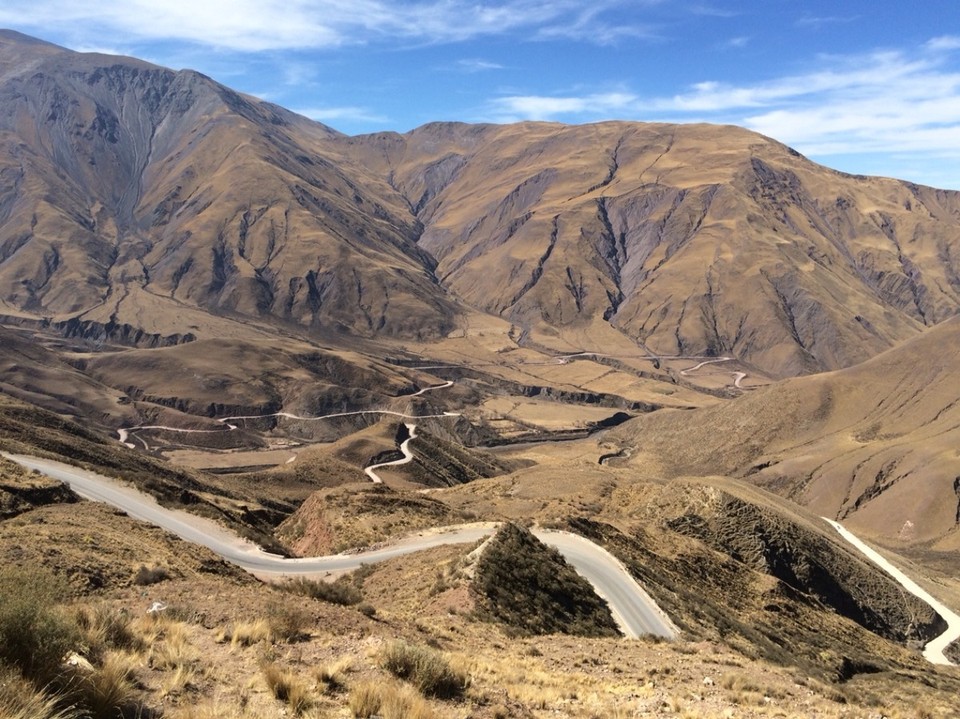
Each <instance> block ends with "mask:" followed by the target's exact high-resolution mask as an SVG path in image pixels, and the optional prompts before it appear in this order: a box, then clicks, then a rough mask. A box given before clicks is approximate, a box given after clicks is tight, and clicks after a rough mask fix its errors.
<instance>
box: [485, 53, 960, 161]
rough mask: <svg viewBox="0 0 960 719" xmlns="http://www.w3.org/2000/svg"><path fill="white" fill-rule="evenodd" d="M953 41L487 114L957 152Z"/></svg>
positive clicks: (834, 148)
mask: <svg viewBox="0 0 960 719" xmlns="http://www.w3.org/2000/svg"><path fill="white" fill-rule="evenodd" d="M956 51H960V37H953V36H950V37H940V38H935V39H934V40H931V41H929V42H927V43H926V44H924V45H922V46H920V47H918V48H915V49H914V50H912V51H909V52H908V51H889V50H888V51H878V52H874V53H868V54H864V55H856V56H824V57H820V58H819V59H818V60H817V62H816V65H817V67H816V68H815V69H813V70H812V71H811V72H809V73H806V74H801V75H791V76H785V77H781V78H775V79H770V80H768V81H766V82H759V83H754V84H746V85H739V84H731V83H725V82H722V81H714V80H705V81H703V82H700V83H697V84H694V85H692V86H691V87H690V88H689V89H688V90H687V91H686V92H681V93H678V94H676V95H673V96H670V97H656V96H653V97H644V96H643V95H641V94H638V93H635V92H632V91H631V90H629V89H620V90H618V91H616V92H608V93H586V94H562V95H561V94H558V95H552V96H545V95H528V94H511V95H506V96H501V97H498V98H495V99H494V100H493V101H492V102H491V103H490V105H489V113H488V114H489V115H490V116H491V117H492V118H493V119H497V120H500V121H505V120H522V119H532V120H564V121H577V122H582V121H593V120H600V119H607V118H610V117H618V118H621V119H636V120H672V121H681V122H682V121H711V122H726V123H733V124H739V125H744V126H746V127H749V128H751V129H753V130H756V131H758V132H761V133H763V134H766V135H769V136H771V137H774V138H776V139H778V140H781V141H783V142H787V143H789V144H791V145H794V146H796V147H797V148H798V149H800V150H801V151H802V152H806V153H808V154H811V155H839V154H858V153H875V152H879V151H883V152H905V153H914V155H915V154H916V153H923V152H928V153H939V154H947V153H949V154H951V155H953V156H960V72H957V71H954V70H953V69H951V64H950V62H949V61H950V60H951V53H952V52H956Z"/></svg>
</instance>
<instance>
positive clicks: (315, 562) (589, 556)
mask: <svg viewBox="0 0 960 719" xmlns="http://www.w3.org/2000/svg"><path fill="white" fill-rule="evenodd" d="M0 454H3V456H4V457H6V458H7V459H11V460H13V461H14V462H17V463H19V464H21V465H23V466H24V467H27V468H28V469H35V470H37V471H39V472H42V473H44V474H46V475H48V476H50V477H53V478H54V479H58V480H60V481H62V482H66V483H67V484H69V485H70V487H71V488H72V489H73V491H75V492H76V493H77V494H79V495H80V496H81V497H84V498H86V499H90V500H93V501H95V502H104V503H106V504H110V505H112V506H114V507H117V508H119V509H122V510H123V511H124V512H126V513H127V514H128V515H130V516H131V517H133V518H134V519H139V520H141V521H144V522H149V523H150V524H154V525H156V526H158V527H161V528H163V529H166V530H167V531H169V532H172V533H173V534H175V535H177V536H178V537H180V538H181V539H185V540H187V541H188V542H193V543H194V544H199V545H201V546H204V547H206V548H208V549H210V550H211V551H213V552H215V553H216V554H218V555H220V556H221V557H223V558H224V559H225V560H227V561H229V562H231V563H233V564H236V565H237V566H239V567H242V568H243V569H245V570H247V571H248V572H250V573H251V574H254V575H257V576H259V577H261V578H274V579H276V578H279V577H284V576H303V575H321V576H322V575H325V574H330V573H336V572H344V571H351V570H354V569H358V568H359V567H360V566H361V565H363V564H375V563H377V562H382V561H384V560H387V559H392V558H394V557H399V556H402V555H404V554H410V553H412V552H418V551H420V550H423V549H429V548H431V547H438V546H442V545H446V544H465V543H469V542H475V541H477V540H479V539H482V538H484V537H488V536H490V535H491V534H493V533H494V532H495V531H496V529H497V524H495V523H489V522H488V523H477V524H466V525H459V526H456V527H448V528H440V529H436V530H429V531H425V532H421V533H419V534H416V535H413V536H410V537H406V538H404V539H401V540H398V541H395V542H391V543H390V544H389V545H386V546H383V547H380V548H377V549H373V550H369V551H364V552H357V553H355V554H335V555H332V556H326V557H304V558H296V559H287V558H284V557H281V556H278V555H276V554H270V553H268V552H264V551H263V550H262V549H260V548H259V547H258V546H256V545H255V544H253V543H252V542H248V541H246V540H243V539H241V538H239V537H237V536H236V535H235V534H233V533H232V532H229V531H228V530H226V529H225V528H224V527H222V526H220V525H219V524H217V523H216V522H214V521H212V520H209V519H205V518H203V517H198V516H196V515H193V514H189V513H187V512H181V511H176V510H170V509H166V508H164V507H161V506H160V505H159V504H157V502H156V500H155V499H154V498H153V497H151V496H149V495H147V494H144V493H142V492H140V491H138V490H136V489H134V488H133V487H129V486H125V485H122V484H120V483H119V482H117V481H116V480H113V479H111V478H109V477H104V476H103V475H100V474H96V473H95V472H90V471H87V470H85V469H81V468H79V467H74V466H71V465H68V464H64V463H62V462H55V461H53V460H48V459H40V458H38V457H29V456H25V455H13V454H7V453H6V452H3V453H0ZM534 534H535V535H536V536H537V537H538V538H539V539H540V540H541V541H542V542H544V543H545V544H548V545H550V546H552V547H555V548H556V549H557V550H558V551H559V552H560V553H561V554H562V555H563V557H564V558H565V559H566V560H567V561H568V562H569V563H570V564H571V565H572V566H573V567H574V569H576V570H577V572H578V573H580V574H581V575H582V576H583V577H584V578H585V579H586V580H587V581H588V582H590V584H592V585H593V587H594V589H595V591H596V592H597V594H598V595H600V596H601V597H602V598H603V599H604V600H606V602H607V603H608V605H609V606H610V611H611V613H612V614H613V617H614V619H615V620H616V621H617V624H618V625H619V626H620V629H621V631H622V632H623V634H624V635H625V636H627V637H629V638H636V637H639V636H642V635H645V634H653V635H656V636H659V637H664V638H667V639H673V638H675V637H676V636H677V633H678V632H677V629H676V627H675V626H674V625H673V623H672V622H671V621H670V619H669V618H668V617H667V615H666V614H664V612H663V611H662V610H661V609H660V608H659V607H658V606H657V604H656V603H655V602H654V601H653V599H651V597H650V595H648V594H647V593H646V592H645V591H644V590H643V588H642V587H640V585H639V584H637V582H636V580H634V579H633V577H631V576H630V574H629V573H628V572H627V570H626V569H625V568H624V567H623V565H622V564H620V562H618V561H617V560H616V558H614V557H613V556H612V555H611V554H610V553H609V552H607V551H606V550H604V549H603V548H601V547H599V546H598V545H596V544H594V543H593V542H590V541H589V540H587V539H584V538H583V537H580V536H577V535H575V534H570V533H567V532H556V531H550V530H536V531H535V532H534Z"/></svg>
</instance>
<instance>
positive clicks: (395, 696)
mask: <svg viewBox="0 0 960 719" xmlns="http://www.w3.org/2000/svg"><path fill="white" fill-rule="evenodd" d="M347 705H348V707H349V708H350V711H351V713H352V714H353V716H354V717H356V718H357V719H369V718H370V717H374V716H378V717H381V718H382V719H434V717H435V716H436V714H435V712H434V711H433V709H432V708H431V707H430V705H429V704H428V703H427V702H426V701H425V700H424V698H423V697H422V696H420V695H419V694H418V693H417V692H416V691H414V690H413V689H411V688H410V687H407V686H402V685H398V684H396V683H392V682H388V683H384V682H372V681H367V682H363V683H361V684H358V685H357V686H355V687H354V688H353V689H352V690H351V691H350V698H349V700H348V703H347Z"/></svg>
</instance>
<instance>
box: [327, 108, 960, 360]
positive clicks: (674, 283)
mask: <svg viewBox="0 0 960 719" xmlns="http://www.w3.org/2000/svg"><path fill="white" fill-rule="evenodd" d="M338 141H339V142H347V143H350V144H351V145H352V147H353V152H354V155H355V156H356V157H357V158H358V159H359V161H361V162H362V163H363V164H365V165H367V166H369V167H373V168H378V169H379V171H380V173H381V174H382V175H384V176H385V177H387V178H388V179H389V181H390V182H391V184H393V185H394V186H395V187H397V189H398V190H400V191H401V192H402V193H403V194H404V195H405V196H406V198H407V200H408V201H409V202H410V205H411V207H412V209H413V210H414V211H415V212H416V214H417V217H418V218H419V219H420V220H421V221H422V222H423V223H424V226H425V230H424V233H423V236H422V237H421V240H420V245H421V246H422V247H423V248H424V249H426V250H428V251H430V252H431V253H432V254H433V255H434V256H435V257H436V258H437V262H438V266H437V270H436V272H437V275H438V276H439V277H440V279H441V281H442V282H443V283H444V284H445V285H446V286H448V287H450V289H451V290H453V291H455V292H456V293H458V294H459V295H460V296H461V297H463V298H464V299H466V300H467V301H468V302H469V303H471V304H473V305H475V306H478V307H481V308H482V309H485V310H487V311H489V312H492V313H496V314H500V315H502V316H504V317H507V318H509V319H511V320H513V321H515V322H517V323H519V324H521V325H523V326H525V327H528V328H532V329H538V328H539V329H544V328H546V327H567V326H571V325H576V324H577V323H582V322H585V321H598V320H606V321H609V322H610V323H611V324H613V325H614V326H615V327H617V328H619V329H620V330H622V331H623V332H624V333H626V334H627V335H628V336H630V337H633V338H636V339H637V340H638V341H640V342H642V343H644V344H646V346H647V347H649V348H650V349H651V350H652V351H653V352H656V353H658V354H716V355H722V354H733V355H736V356H737V357H739V358H740V359H742V360H745V361H748V362H751V363H753V364H754V365H756V366H759V367H762V368H764V369H765V370H767V371H769V372H773V373H775V374H779V375H795V374H801V373H807V372H814V371H819V370H823V369H835V368H839V367H843V366H848V365H851V364H854V363H856V362H859V361H862V360H864V359H867V358H868V357H870V356H873V355H874V354H876V353H877V352H879V351H882V350H884V349H887V348H889V347H891V346H893V345H895V344H896V343H897V342H899V341H902V340H904V339H907V338H909V337H911V336H913V335H914V334H915V333H916V332H917V331H918V329H919V328H921V327H922V326H923V325H925V324H927V325H930V324H934V323H936V322H939V321H941V320H942V319H944V318H945V317H948V316H950V315H952V314H954V313H955V312H956V310H957V307H958V300H960V281H958V279H960V256H958V252H957V250H956V247H955V242H954V237H955V236H956V230H955V227H956V222H957V213H958V212H960V195H958V194H957V193H951V192H940V191H935V190H932V189H929V188H921V187H918V186H915V185H910V184H907V183H903V182H898V181H894V180H885V179H880V178H861V177H852V176H849V175H842V174H840V173H837V172H833V171H831V170H828V169H826V168H823V167H821V166H818V165H815V164H813V163H811V162H809V161H807V160H806V159H804V158H802V157H801V156H799V155H798V154H797V153H795V152H794V151H792V150H790V149H789V148H787V147H785V146H783V145H781V144H779V143H776V142H774V141H771V140H769V139H766V138H764V137H762V136H759V135H757V134H755V133H751V132H748V131H746V130H742V129H739V128H734V127H719V126H709V125H658V124H638V123H612V122H611V123H601V124H597V125H587V126H564V125H557V124H546V123H523V124H518V125H509V126H493V125H479V126H471V125H457V124H434V125H426V126H424V127H421V128H418V129H416V130H414V131H412V132H410V133H408V134H406V135H396V134H379V135H371V136H366V137H359V138H349V139H340V140H338Z"/></svg>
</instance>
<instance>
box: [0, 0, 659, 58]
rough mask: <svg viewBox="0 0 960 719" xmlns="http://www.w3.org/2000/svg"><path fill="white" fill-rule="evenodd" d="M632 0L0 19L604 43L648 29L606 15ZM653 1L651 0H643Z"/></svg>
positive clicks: (205, 31)
mask: <svg viewBox="0 0 960 719" xmlns="http://www.w3.org/2000/svg"><path fill="white" fill-rule="evenodd" d="M629 2H630V0H595V1H594V2H593V3H592V4H591V6H590V9H588V10H584V9H583V3H582V2H578V1H577V0H554V1H553V2H542V0H498V1H495V2H485V3H480V2H472V1H470V0H392V1H391V0H351V2H343V1H342V0H205V1H204V2H196V1H195V0H165V1H164V2H157V1H156V0H101V1H100V2H96V3H78V2H76V1H75V0H42V1H37V0H5V1H4V3H3V6H2V7H0V27H4V26H17V27H31V28H35V29H36V30H38V31H40V32H41V33H45V32H49V31H50V30H51V29H54V28H55V29H59V30H61V31H63V32H65V33H67V34H70V35H72V36H73V37H75V38H77V42H78V43H84V42H90V41H93V39H94V38H96V37H97V36H99V35H102V34H104V32H109V33H110V34H122V36H125V37H129V38H131V40H132V41H176V42H187V43H193V44H196V45H201V46H211V47H216V48H221V49H227V50H232V51H240V52H259V51H266V50H290V49H317V48H330V47H338V46H343V45H352V44H363V43H370V42H376V41H378V40H382V39H387V38H390V39H402V40H408V41H415V42H426V43H447V42H461V41H465V40H469V39H471V38H475V37H480V36H493V35H504V34H509V33H513V32H518V31H522V32H523V33H525V34H526V35H527V36H528V37H533V38H539V39H549V38H559V37H563V38H566V39H576V40H581V41H589V42H596V43H604V42H607V41H610V40H611V39H615V38H616V37H622V36H625V35H638V34H644V33H646V32H648V30H647V29H646V28H641V27H625V28H624V27H618V26H616V25H614V24H610V23H607V22H605V21H604V20H603V18H602V15H603V13H605V12H607V11H610V10H614V9H616V8H618V7H622V6H624V5H625V4H627V3H629ZM644 2H647V3H654V2H655V0H644Z"/></svg>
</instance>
